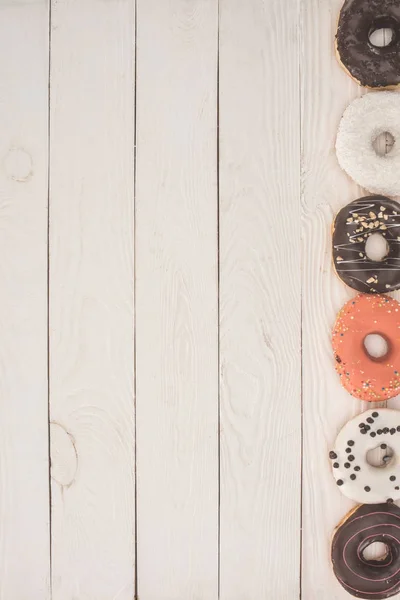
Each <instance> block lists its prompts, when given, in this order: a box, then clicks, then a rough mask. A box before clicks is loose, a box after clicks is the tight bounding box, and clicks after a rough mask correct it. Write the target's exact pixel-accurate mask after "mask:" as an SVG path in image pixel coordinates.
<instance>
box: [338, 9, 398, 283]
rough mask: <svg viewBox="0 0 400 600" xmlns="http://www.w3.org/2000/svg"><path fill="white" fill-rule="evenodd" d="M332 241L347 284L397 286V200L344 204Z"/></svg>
mask: <svg viewBox="0 0 400 600" xmlns="http://www.w3.org/2000/svg"><path fill="white" fill-rule="evenodd" d="M399 5H400V1H399ZM373 233H379V234H381V235H382V236H383V237H384V238H385V239H386V241H387V243H388V247H389V251H388V254H387V256H386V257H385V258H384V259H383V260H381V261H373V260H371V259H369V258H368V256H367V255H366V253H365V243H366V241H367V239H368V238H369V236H370V235H372V234H373ZM332 245H333V250H332V253H333V264H334V266H335V269H336V272H337V274H338V275H339V277H340V279H341V280H342V281H344V283H346V284H347V285H348V286H349V287H351V288H353V289H355V290H357V291H359V292H365V293H383V292H390V291H392V290H396V289H398V288H400V204H398V203H397V202H395V201H394V200H390V199H389V198H386V197H385V196H366V197H364V198H359V199H358V200H354V202H350V204H347V206H345V207H344V208H342V209H341V210H340V211H339V213H338V214H337V215H336V219H335V222H334V225H333V236H332Z"/></svg>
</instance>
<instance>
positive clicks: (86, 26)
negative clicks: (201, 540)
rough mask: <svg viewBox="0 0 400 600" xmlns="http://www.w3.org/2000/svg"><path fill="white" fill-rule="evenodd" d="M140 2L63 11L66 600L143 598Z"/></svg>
mask: <svg viewBox="0 0 400 600" xmlns="http://www.w3.org/2000/svg"><path fill="white" fill-rule="evenodd" d="M134 33H135V25H134V3H133V2H131V1H130V0H120V1H119V2H98V1H96V0H85V2H81V1H80V0H57V1H55V2H53V6H52V40H51V100H50V106H51V172H50V176H51V186H50V400H51V402H50V413H51V421H52V427H51V442H52V446H51V458H52V477H53V479H52V504H53V511H52V530H53V535H52V560H53V598H54V600H71V599H72V598H79V599H80V600H83V599H85V600H86V599H87V600H110V599H111V598H113V599H115V600H132V598H133V596H134V589H135V586H134V565H135V494H134V487H135V486H134V472H135V464H134V397H133V391H134V389H133V388H134V371H133V362H134V344H133V338H134V336H133V320H134V319H133V291H134V285H133V206H134V203H133V195H134V190H133V180H134V172H133V171H134V70H135V69H134V47H135V39H134Z"/></svg>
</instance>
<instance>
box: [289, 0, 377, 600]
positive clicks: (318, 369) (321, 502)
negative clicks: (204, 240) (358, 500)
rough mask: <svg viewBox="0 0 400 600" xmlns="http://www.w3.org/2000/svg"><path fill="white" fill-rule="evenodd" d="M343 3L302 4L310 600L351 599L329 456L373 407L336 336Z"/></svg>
mask: <svg viewBox="0 0 400 600" xmlns="http://www.w3.org/2000/svg"><path fill="white" fill-rule="evenodd" d="M341 6H342V0H322V1H321V0H303V2H302V24H301V25H302V55H301V61H300V64H301V78H302V192H303V197H302V218H303V219H302V239H303V255H302V267H303V283H302V288H303V315H302V316H303V428H304V454H303V557H302V565H303V568H302V583H303V585H302V597H303V598H304V599H305V600H348V597H349V596H348V593H347V592H346V591H345V590H344V589H343V588H342V587H341V586H340V584H339V583H338V582H337V581H336V579H335V577H334V575H333V571H332V566H331V560H330V540H331V536H332V534H333V531H334V528H335V527H336V525H337V524H338V523H339V522H340V521H341V520H342V519H343V518H344V517H345V515H346V514H347V512H348V511H349V510H350V508H352V507H353V506H354V503H353V502H351V501H350V500H349V499H347V498H345V497H344V496H343V495H342V494H341V492H340V490H339V488H338V487H337V486H336V485H335V482H334V479H333V477H332V474H331V465H330V460H329V458H328V452H329V449H330V448H331V447H332V444H333V442H334V440H335V438H336V435H337V433H338V431H339V430H340V429H341V427H342V426H343V425H344V424H345V423H346V422H347V421H348V420H349V419H350V418H351V417H352V416H354V415H355V414H356V413H358V412H359V411H360V410H362V409H364V408H369V406H368V405H367V403H361V402H358V401H357V400H355V399H354V398H352V397H351V396H350V395H349V394H348V393H347V391H346V390H344V389H343V388H342V386H341V385H340V380H339V377H338V376H337V374H336V372H335V368H334V361H333V355H332V347H331V330H332V327H333V324H334V322H335V318H336V314H337V312H338V311H339V309H340V308H341V307H342V305H343V304H344V303H345V301H346V300H348V299H349V298H351V297H352V296H354V295H355V292H354V291H353V290H351V289H350V288H348V287H346V286H345V284H344V283H342V282H341V280H340V279H339V278H338V277H337V276H336V274H335V272H334V269H333V266H332V262H331V261H332V259H331V244H332V235H331V227H332V222H333V219H334V217H335V214H336V213H337V211H338V210H339V209H340V208H342V207H343V206H345V205H346V204H347V203H348V202H350V201H352V200H355V199H356V198H358V197H360V196H361V195H363V190H361V189H360V188H358V187H357V186H356V185H355V184H354V183H353V182H352V181H351V180H350V179H349V178H348V177H347V176H346V174H345V173H344V172H343V171H341V169H340V167H339V164H338V162H337V159H336V154H335V150H334V145H335V139H336V133H337V128H338V125H339V121H340V118H341V116H342V114H343V112H344V109H345V108H346V107H347V105H348V104H349V103H350V102H351V100H352V99H354V98H355V97H357V96H358V95H360V94H361V93H362V90H361V88H360V87H359V86H358V85H357V84H356V83H355V82H353V81H352V80H351V79H350V77H349V76H348V75H347V74H346V73H345V72H344V71H343V70H342V69H341V68H340V66H339V64H338V62H337V60H336V57H335V53H334V36H335V33H336V25H337V18H338V15H339V10H340V8H341Z"/></svg>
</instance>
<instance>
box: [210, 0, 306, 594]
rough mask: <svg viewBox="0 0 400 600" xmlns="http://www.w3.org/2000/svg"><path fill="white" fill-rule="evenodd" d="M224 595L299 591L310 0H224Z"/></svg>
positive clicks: (221, 256)
mask: <svg viewBox="0 0 400 600" xmlns="http://www.w3.org/2000/svg"><path fill="white" fill-rule="evenodd" d="M220 14H221V20H220V71H219V72H220V105H219V107H220V198H221V200H220V258H221V283H220V302H221V333H220V340H221V517H220V519H221V558H220V560H221V598H222V599H223V600H245V599H246V600H247V599H249V600H250V599H254V598H276V599H279V600H293V599H294V598H297V597H298V595H299V563H300V497H301V494H300V482H301V377H300V362H301V361H300V178H299V164H300V128H299V116H300V107H299V77H298V70H299V65H298V58H299V57H298V3H297V1H296V0H290V1H287V2H284V3H282V2H281V1H280V0H250V1H249V2H246V3H243V2H241V1H240V0H234V1H228V0H222V1H221V13H220Z"/></svg>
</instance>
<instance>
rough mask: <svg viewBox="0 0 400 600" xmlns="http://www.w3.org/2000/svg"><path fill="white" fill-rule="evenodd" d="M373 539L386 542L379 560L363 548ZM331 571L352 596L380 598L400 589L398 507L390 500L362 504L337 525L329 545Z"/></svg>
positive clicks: (373, 599)
mask: <svg viewBox="0 0 400 600" xmlns="http://www.w3.org/2000/svg"><path fill="white" fill-rule="evenodd" d="M374 542H381V543H383V544H385V546H386V549H387V551H386V555H385V556H383V557H382V559H381V560H367V559H366V558H364V556H363V552H364V551H365V550H366V548H368V546H370V545H371V544H373V543H374ZM331 559H332V566H333V571H334V573H335V575H336V578H337V579H338V581H339V583H340V584H341V585H342V586H343V587H344V589H345V590H346V591H347V592H348V593H349V594H351V595H352V596H355V597H356V598H369V599H370V600H380V599H381V598H390V597H391V596H394V595H395V594H397V593H398V592H399V591H400V509H399V508H398V507H397V506H396V505H395V504H392V503H384V504H376V505H375V506H370V505H368V504H362V505H361V506H357V507H356V508H355V509H353V510H352V511H350V513H348V515H347V516H346V517H345V519H344V520H343V521H342V522H341V523H340V524H339V525H338V526H337V528H336V530H335V532H334V535H333V538H332V546H331Z"/></svg>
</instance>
